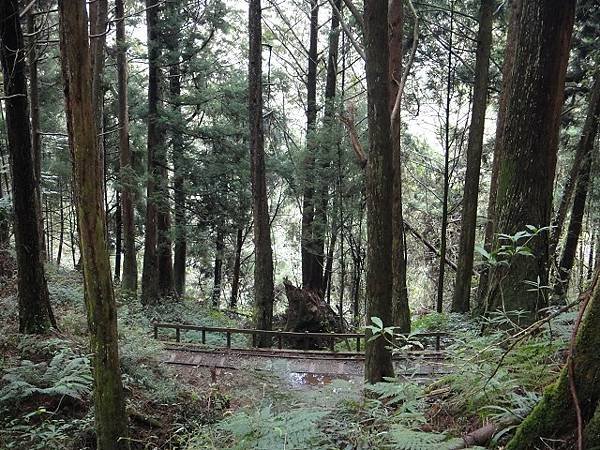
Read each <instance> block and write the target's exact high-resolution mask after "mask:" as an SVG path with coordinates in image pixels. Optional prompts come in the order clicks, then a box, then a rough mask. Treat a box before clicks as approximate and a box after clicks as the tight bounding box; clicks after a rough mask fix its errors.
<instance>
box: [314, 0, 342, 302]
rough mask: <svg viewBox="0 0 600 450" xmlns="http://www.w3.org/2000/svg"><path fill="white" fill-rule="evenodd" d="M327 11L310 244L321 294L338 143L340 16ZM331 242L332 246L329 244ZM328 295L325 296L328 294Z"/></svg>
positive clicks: (326, 286) (325, 290) (338, 5)
mask: <svg viewBox="0 0 600 450" xmlns="http://www.w3.org/2000/svg"><path fill="white" fill-rule="evenodd" d="M334 5H335V10H337V11H340V12H341V9H342V0H335V1H334ZM335 10H334V11H332V13H331V28H330V30H329V48H328V55H327V75H326V78H325V108H324V114H323V132H322V133H321V135H320V136H319V151H318V155H317V162H318V164H317V173H316V177H314V178H315V180H319V183H318V186H317V189H316V194H317V195H316V199H315V208H314V211H315V223H314V225H313V239H312V241H313V248H314V249H315V254H316V256H315V263H314V266H315V268H316V269H319V270H321V273H320V274H319V275H318V277H319V278H320V292H321V297H322V298H324V296H325V295H326V294H327V296H329V295H330V291H331V263H332V258H329V255H327V256H325V235H326V231H327V226H328V218H327V209H328V203H329V189H330V173H329V168H330V166H331V162H332V159H333V156H332V155H333V149H334V148H336V147H337V146H338V145H339V144H340V140H341V136H340V133H339V125H338V121H337V120H336V118H335V110H336V91H337V73H338V51H339V48H338V47H339V40H340V39H339V38H340V30H339V29H340V17H339V15H338V14H337V13H336V11H335ZM336 228H337V225H335V224H334V223H333V221H332V224H331V236H332V239H331V242H330V250H329V251H330V252H333V251H334V247H335V238H334V236H335V234H336V232H337V230H336ZM332 245H333V246H332ZM328 264H329V267H328ZM328 298H329V297H328Z"/></svg>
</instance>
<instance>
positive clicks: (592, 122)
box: [550, 69, 600, 276]
mask: <svg viewBox="0 0 600 450" xmlns="http://www.w3.org/2000/svg"><path fill="white" fill-rule="evenodd" d="M599 116H600V69H597V70H596V74H595V75H594V81H593V85H592V91H591V93H590V97H589V100H588V108H587V113H586V118H585V123H584V124H583V130H582V131H581V137H580V139H579V143H578V145H577V150H576V152H575V159H574V160H573V165H572V166H571V169H570V170H569V174H568V175H567V179H566V181H565V187H564V189H563V194H562V197H561V199H560V204H559V206H558V210H557V212H556V216H555V218H554V220H553V223H552V225H553V226H554V228H553V229H552V234H551V236H550V256H551V257H552V256H554V254H555V253H556V250H557V247H558V243H559V241H560V238H561V235H562V230H563V227H564V223H565V219H566V217H567V210H568V209H569V204H570V203H571V198H572V197H573V192H574V191H575V185H576V183H578V175H580V174H581V173H582V170H581V167H582V166H583V165H584V164H586V162H585V161H586V160H587V159H589V155H590V154H591V152H592V149H593V148H594V142H595V140H596V135H597V133H598V120H599ZM559 276H560V274H559Z"/></svg>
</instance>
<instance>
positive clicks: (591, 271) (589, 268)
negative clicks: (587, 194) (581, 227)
mask: <svg viewBox="0 0 600 450" xmlns="http://www.w3.org/2000/svg"><path fill="white" fill-rule="evenodd" d="M590 203H591V202H590ZM588 209H590V208H588ZM596 232H597V231H596V227H594V225H592V235H591V236H590V252H589V253H588V263H587V274H586V280H591V279H592V275H593V274H594V250H596V251H597V249H596V247H595V245H596Z"/></svg>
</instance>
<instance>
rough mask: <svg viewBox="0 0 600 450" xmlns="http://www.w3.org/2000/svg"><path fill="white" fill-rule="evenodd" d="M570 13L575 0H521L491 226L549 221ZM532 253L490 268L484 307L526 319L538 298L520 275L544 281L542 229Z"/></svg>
mask: <svg viewBox="0 0 600 450" xmlns="http://www.w3.org/2000/svg"><path fill="white" fill-rule="evenodd" d="M574 13H575V1H574V0H568V1H563V0H551V1H550V0H548V1H543V2H542V1H534V2H526V3H524V5H523V11H522V15H521V17H520V21H519V23H518V31H516V33H517V36H516V40H517V44H516V45H517V48H518V51H517V52H516V55H515V57H514V60H513V65H512V67H511V69H510V71H511V74H512V75H511V76H512V82H511V83H510V87H509V90H508V91H507V92H506V95H507V103H506V113H505V118H504V123H503V129H502V133H501V136H500V140H501V142H500V143H499V145H500V149H501V150H500V154H501V160H500V166H499V173H498V196H497V203H496V205H497V206H496V217H497V229H498V231H499V232H501V233H506V234H509V235H514V234H515V233H517V232H519V231H521V230H524V229H525V227H526V226H527V225H533V226H535V227H544V226H548V225H549V224H550V219H551V218H550V213H551V210H552V189H553V182H554V173H555V168H556V155H557V149H558V132H559V127H560V112H561V108H562V103H563V91H564V82H565V73H566V67H567V61H568V56H569V47H570V41H571V32H572V28H573V19H574ZM530 244H531V245H530V247H531V251H532V253H533V254H534V257H527V256H522V255H521V256H517V257H516V258H514V259H513V260H512V261H511V263H510V266H509V267H508V268H504V267H503V268H497V269H496V270H495V271H494V274H493V277H494V279H493V281H492V290H491V296H490V299H489V302H490V303H489V306H490V308H491V309H503V310H504V311H514V310H525V311H528V312H529V317H527V318H525V320H532V319H533V318H534V317H535V314H536V313H537V310H538V309H539V308H540V307H543V306H544V304H545V300H544V297H543V295H541V294H540V292H538V291H537V290H536V289H533V290H531V289H530V287H529V286H527V285H526V284H524V281H532V282H537V281H538V280H539V282H540V283H541V285H545V284H546V281H547V269H548V267H547V266H548V234H547V233H543V234H541V235H539V236H537V237H536V238H535V239H534V240H533V241H532V242H531V243H530Z"/></svg>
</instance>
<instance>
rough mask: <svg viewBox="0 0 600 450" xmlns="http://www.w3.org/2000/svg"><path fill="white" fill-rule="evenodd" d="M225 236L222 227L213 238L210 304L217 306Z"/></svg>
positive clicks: (219, 295)
mask: <svg viewBox="0 0 600 450" xmlns="http://www.w3.org/2000/svg"><path fill="white" fill-rule="evenodd" d="M224 238H225V236H224V235H223V229H222V227H219V228H218V229H217V236H216V239H215V267H214V274H213V275H214V277H213V293H212V306H213V308H218V307H219V303H220V301H221V281H222V279H223V251H224V249H225V242H224Z"/></svg>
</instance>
